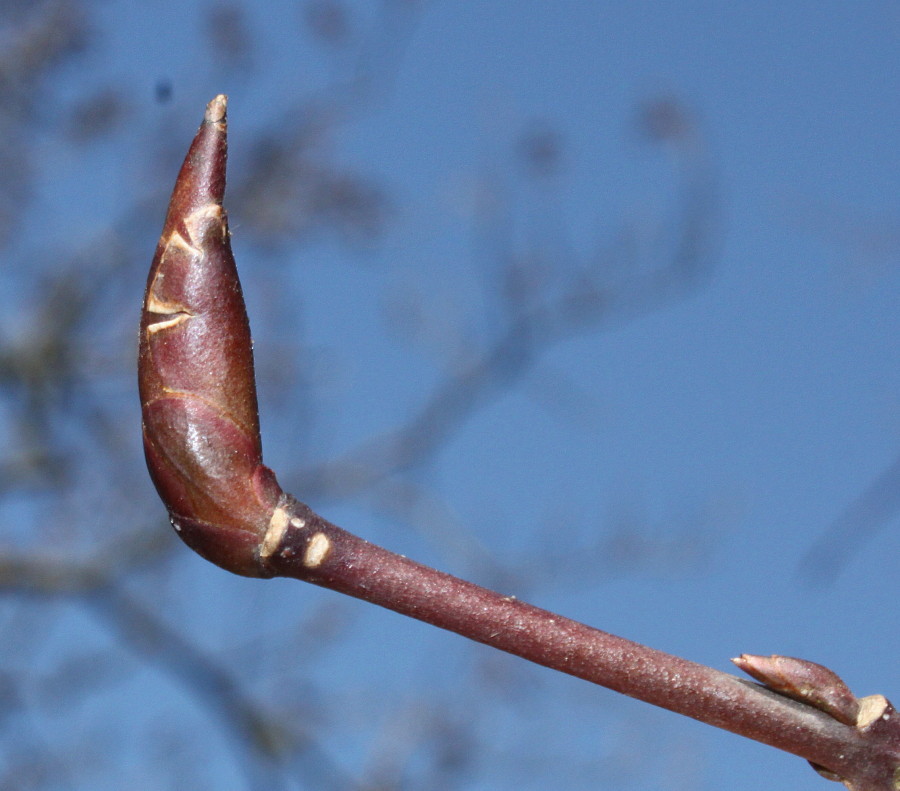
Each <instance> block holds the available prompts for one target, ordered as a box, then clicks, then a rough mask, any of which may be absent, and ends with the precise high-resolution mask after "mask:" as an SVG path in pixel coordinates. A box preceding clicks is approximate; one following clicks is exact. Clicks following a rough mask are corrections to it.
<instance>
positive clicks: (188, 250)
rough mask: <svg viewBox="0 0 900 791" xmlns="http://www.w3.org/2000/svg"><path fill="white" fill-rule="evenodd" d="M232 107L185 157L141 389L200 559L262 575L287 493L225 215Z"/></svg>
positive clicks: (212, 120) (165, 495) (152, 304)
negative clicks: (265, 438) (273, 464)
mask: <svg viewBox="0 0 900 791" xmlns="http://www.w3.org/2000/svg"><path fill="white" fill-rule="evenodd" d="M225 108H226V99H225V97H224V96H217V97H216V98H215V99H213V100H212V101H211V102H210V103H209V105H208V107H207V109H206V115H205V117H204V120H203V124H202V125H201V127H200V129H199V131H198V132H197V136H196V137H195V138H194V141H193V143H192V144H191V147H190V150H189V151H188V154H187V157H185V160H184V164H183V165H182V167H181V172H180V173H179V175H178V179H177V181H176V183H175V189H174V191H173V193H172V199H171V201H170V203H169V210H168V214H167V215H166V221H165V225H164V226H163V231H162V235H161V237H160V240H159V244H158V245H157V248H156V255H155V256H154V258H153V263H152V265H151V267H150V274H149V276H148V278H147V290H146V292H145V295H144V309H143V312H142V314H141V330H140V351H139V355H138V382H139V388H140V396H141V408H142V416H143V432H144V451H145V455H146V458H147V467H148V468H149V470H150V476H151V478H152V479H153V482H154V484H155V485H156V489H157V491H158V492H159V495H160V497H161V498H162V500H163V502H164V503H165V505H166V507H167V508H168V510H169V516H170V518H171V520H172V524H173V526H174V527H175V529H176V530H177V531H178V532H179V533H180V535H181V537H182V538H183V539H184V541H185V542H186V543H187V544H188V545H189V546H191V548H193V549H194V550H195V551H196V552H198V553H199V554H200V555H202V556H204V557H205V558H207V559H208V560H210V561H212V562H213V563H216V564H218V565H219V566H222V567H223V568H226V569H228V570H229V571H233V572H235V573H238V574H244V575H247V576H258V575H259V570H258V548H259V546H260V543H261V541H262V539H263V537H264V536H265V533H266V530H267V528H268V526H269V522H270V519H271V516H272V513H273V512H274V510H275V508H276V507H277V505H278V502H279V499H280V498H281V496H282V493H281V489H280V488H279V486H278V483H277V482H276V480H275V476H274V475H273V474H272V472H271V470H269V469H268V468H267V467H265V466H263V464H262V447H261V443H260V436H259V416H258V409H257V401H256V383H255V379H254V374H253V351H252V345H251V340H250V325H249V322H248V320H247V312H246V309H245V307H244V299H243V295H242V292H241V285H240V281H239V280H238V274H237V268H236V266H235V263H234V257H233V256H232V253H231V242H230V237H229V233H228V220H227V217H226V214H225V210H224V209H223V208H222V200H223V198H224V194H225V165H226V158H227V136H226V135H227V129H226V117H225Z"/></svg>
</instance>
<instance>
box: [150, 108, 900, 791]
mask: <svg viewBox="0 0 900 791" xmlns="http://www.w3.org/2000/svg"><path fill="white" fill-rule="evenodd" d="M225 159H226V127H225V97H224V96H218V97H216V98H215V99H214V100H213V101H212V102H211V103H210V104H209V107H208V108H207V111H206V117H205V119H204V123H203V125H202V126H201V128H200V131H199V132H198V133H197V137H196V138H195V140H194V143H193V145H192V146H191V149H190V151H189V152H188V156H187V158H186V159H185V163H184V166H183V167H182V170H181V173H180V174H179V177H178V181H177V183H176V187H175V191H174V194H173V196H172V202H171V204H170V207H169V213H168V216H167V218H166V222H165V226H164V229H163V234H162V238H161V240H160V244H159V246H158V248H157V252H156V257H155V258H154V261H153V265H152V268H151V271H150V277H149V279H148V284H147V293H146V296H145V301H144V312H143V315H142V320H141V350H140V359H139V378H140V388H141V403H142V408H143V417H144V440H145V448H146V452H147V464H148V467H149V468H150V473H151V476H152V477H153V480H154V483H155V484H156V486H157V489H158V491H159V493H160V496H161V497H162V499H163V502H164V503H165V504H166V507H167V508H168V509H169V514H170V517H171V519H172V524H173V525H174V526H175V529H176V530H178V531H179V533H180V535H181V536H182V538H184V540H185V541H186V542H187V543H188V544H189V545H190V546H191V547H192V548H193V549H195V550H196V551H197V552H199V553H200V554H201V555H203V556H204V557H206V558H208V559H210V560H212V561H213V562H215V563H217V564H219V565H220V566H222V567H223V568H226V569H228V570H230V571H233V572H235V573H238V574H244V575H247V576H259V577H274V576H284V577H294V578H296V579H300V580H305V581H307V582H312V583H314V584H316V585H321V586H323V587H327V588H331V589H332V590H336V591H339V592H341V593H346V594H348V595H350V596H355V597H357V598H360V599H364V600H366V601H370V602H373V603H375V604H379V605H381V606H383V607H387V608H389V609H392V610H395V611H397V612H400V613H403V614H404V615H409V616H411V617H414V618H418V619H419V620H422V621H425V622H427V623H430V624H433V625H435V626H439V627H441V628H443V629H448V630H450V631H454V632H457V633H458V634H461V635H464V636H466V637H469V638H470V639H472V640H477V641H478V642H481V643H485V644H486V645H490V646H493V647H495V648H499V649H501V650H503V651H508V652H509V653H512V654H516V655H517V656H521V657H523V658H525V659H528V660H530V661H532V662H536V663H538V664H541V665H545V666H546V667H549V668H553V669H554V670H559V671H562V672H564V673H569V674H571V675H574V676H578V677H579V678H583V679H585V680H587V681H592V682H594V683H596V684H600V685H602V686H605V687H609V688H610V689H614V690H616V691H618V692H622V693H624V694H626V695H631V696H632V697H635V698H639V699H640V700H644V701H646V702H648V703H653V704H654V705H657V706H662V707H664V708H667V709H670V710H672V711H676V712H679V713H681V714H685V715H686V716H689V717H693V718H695V719H698V720H701V721H703V722H707V723H709V724H710V725H715V726H716V727H719V728H724V729H726V730H730V731H733V732H734V733H738V734H740V735H742V736H746V737H748V738H751V739H756V740H757V741H760V742H764V743H766V744H770V745H772V746H773V747H778V748H779V749H782V750H786V751H788V752H791V753H794V754H796V755H799V756H802V757H804V758H806V759H807V760H809V761H811V762H812V763H813V765H814V766H815V767H816V768H817V769H818V770H819V771H821V772H823V773H824V774H825V775H826V776H828V777H830V778H832V779H840V780H842V781H843V782H844V783H845V784H846V785H847V786H848V787H849V788H851V789H854V790H855V791H898V788H900V724H898V717H897V715H896V713H895V711H894V709H893V707H892V706H891V704H890V703H889V702H888V701H887V700H886V699H885V698H883V697H882V696H880V695H873V696H871V697H868V698H863V699H861V700H857V699H856V698H855V697H854V696H853V695H852V693H851V692H850V690H849V689H847V687H846V685H845V684H844V683H843V682H842V681H841V680H840V679H839V678H838V677H837V676H836V675H835V674H834V673H832V672H831V671H830V670H828V669H827V668H824V667H822V666H821V665H817V664H815V663H812V662H807V661H805V660H799V659H794V658H790V657H779V656H773V657H759V656H752V655H747V654H745V655H742V656H741V657H739V658H738V659H736V660H734V661H735V662H736V664H738V665H739V666H740V667H741V668H742V669H744V670H746V671H747V672H749V673H750V674H751V675H753V676H754V677H755V678H757V679H759V680H760V681H762V682H763V684H765V686H760V685H757V684H754V683H751V682H747V681H744V680H742V679H739V678H736V677H735V676H731V675H729V674H727V673H722V672H720V671H717V670H713V669H712V668H708V667H704V666H702V665H698V664H695V663H693V662H689V661H687V660H684V659H680V658H678V657H674V656H670V655H668V654H664V653H662V652H660V651H655V650H653V649H651V648H647V647H646V646H643V645H639V644H638V643H633V642H631V641H629V640H625V639H623V638H621V637H616V636H614V635H611V634H607V633H605V632H601V631H599V630H597V629H593V628H591V627H589V626H585V625H584V624H581V623H578V622H576V621H571V620H569V619H568V618H562V617H560V616H558V615H555V614H553V613H551V612H548V611H546V610H541V609H539V608H537V607H533V606H531V605H529V604H525V603H523V602H520V601H517V600H516V599H515V598H513V597H509V596H502V595H500V594H498V593H494V592H493V591H489V590H486V589H484V588H481V587H479V586H477V585H473V584H472V583H469V582H465V581H464V580H460V579H457V578H456V577H452V576H450V575H448V574H444V573H443V572H440V571H436V570H434V569H431V568H428V567H426V566H422V565H420V564H418V563H414V562H413V561H411V560H408V559H407V558H404V557H401V556H399V555H396V554H394V553H392V552H388V551H387V550H385V549H382V548H381V547H377V546H375V545H373V544H370V543H368V542H367V541H364V540H363V539H361V538H358V537H357V536H354V535H352V534H350V533H348V532H347V531H345V530H342V529H341V528H339V527H336V526H335V525H332V524H331V523H329V522H327V521H325V520H324V519H322V518H321V517H320V516H318V515H317V514H315V513H314V512H313V511H311V510H310V509H309V507H308V506H306V505H304V504H303V503H300V502H298V501H297V500H295V499H294V498H293V497H291V496H290V495H286V494H284V493H282V492H281V490H280V488H279V487H278V484H277V483H276V482H275V478H274V476H273V475H272V473H271V471H270V470H268V468H266V467H264V466H263V464H262V451H261V446H260V441H259V425H258V418H257V414H256V389H255V383H254V378H253V358H252V351H251V345H250V333H249V326H248V323H247V317H246V312H245V310H244V305H243V299H242V297H241V290H240V284H239V282H238V277H237V271H236V269H235V265H234V260H233V258H232V256H231V248H230V240H229V237H228V230H227V222H226V220H225V212H224V209H223V208H222V198H223V195H224V189H225Z"/></svg>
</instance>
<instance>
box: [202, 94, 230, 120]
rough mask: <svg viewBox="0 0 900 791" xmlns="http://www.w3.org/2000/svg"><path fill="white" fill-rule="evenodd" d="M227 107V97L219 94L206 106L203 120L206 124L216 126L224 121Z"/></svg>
mask: <svg viewBox="0 0 900 791" xmlns="http://www.w3.org/2000/svg"><path fill="white" fill-rule="evenodd" d="M227 106H228V97H227V96H226V95H225V94H224V93H220V94H219V95H218V96H216V98H215V99H213V100H212V101H211V102H210V103H209V104H208V105H206V114H205V115H204V116H203V120H204V121H205V122H206V123H208V124H217V123H219V122H220V121H224V120H225V112H226V109H227Z"/></svg>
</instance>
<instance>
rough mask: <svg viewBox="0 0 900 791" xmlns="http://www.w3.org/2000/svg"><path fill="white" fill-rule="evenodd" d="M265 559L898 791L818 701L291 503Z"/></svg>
mask: <svg viewBox="0 0 900 791" xmlns="http://www.w3.org/2000/svg"><path fill="white" fill-rule="evenodd" d="M282 510H283V513H284V518H283V519H282V520H281V524H280V525H279V524H277V522H278V520H275V521H274V522H273V524H275V525H276V528H275V529H274V530H273V531H272V533H270V535H269V537H268V540H267V542H266V544H265V545H264V546H263V550H262V553H261V558H260V560H261V563H262V565H263V568H264V569H265V572H266V574H267V575H269V576H285V577H294V578H297V579H301V580H305V581H307V582H312V583H314V584H316V585H321V586H323V587H326V588H330V589H332V590H335V591H339V592H341V593H345V594H348V595H350V596H354V597H357V598H360V599H364V600H366V601H369V602H372V603H374V604H378V605H381V606H382V607H386V608H388V609H390V610H394V611H396V612H399V613H402V614H404V615H408V616H411V617H413V618H417V619H419V620H421V621H425V622H426V623H430V624H433V625H434V626H439V627H441V628H442V629H448V630H450V631H452V632H456V633H457V634H461V635H463V636H465V637H468V638H470V639H472V640H477V641H478V642H481V643H484V644H486V645H489V646H492V647H494V648H498V649H500V650H502V651H507V652H509V653H511V654H515V655H517V656H520V657H523V658H524V659H528V660H530V661H532V662H536V663H537V664H540V665H544V666H546V667H549V668H552V669H554V670H559V671H561V672H564V673H569V674H570V675H573V676H577V677H578V678H582V679H585V680H586V681H591V682H593V683H595V684H600V685H601V686H604V687H608V688H610V689H613V690H616V691H618V692H621V693H624V694H626V695H630V696H632V697H635V698H638V699H640V700H643V701H646V702H647V703H652V704H654V705H657V706H661V707H663V708H666V709H670V710H672V711H676V712H678V713H680V714H684V715H686V716H688V717H693V718H694V719H697V720H701V721H703V722H706V723H709V724H710V725H715V726H717V727H719V728H724V729H726V730H730V731H733V732H735V733H738V734H741V735H742V736H746V737H748V738H751V739H755V740H757V741H760V742H764V743H766V744H769V745H772V746H773V747H778V748H779V749H782V750H786V751H788V752H791V753H794V754H796V755H799V756H802V757H804V758H806V759H808V760H810V761H813V762H814V763H817V764H820V765H822V766H825V767H827V768H828V769H830V770H832V771H833V772H835V773H837V774H839V775H841V776H842V777H845V778H847V777H855V778H858V779H859V780H858V782H857V783H856V784H855V785H854V786H853V788H855V789H858V791H862V789H867V790H868V789H871V790H872V791H876V790H877V789H885V791H887V790H888V789H891V791H894V789H895V788H896V787H895V786H894V785H893V783H892V782H890V781H888V780H886V779H885V778H886V777H889V776H890V775H891V774H892V773H893V772H892V770H891V771H890V772H888V774H886V772H887V771H888V769H889V767H888V766H887V764H891V765H896V756H894V755H891V756H886V755H885V751H883V750H882V751H881V752H878V751H876V750H873V744H872V740H871V739H870V738H867V735H866V734H865V733H864V732H861V731H860V730H858V729H857V728H854V727H851V726H847V725H844V724H841V723H840V722H838V721H837V720H835V719H833V718H832V717H830V716H829V715H827V714H825V713H824V712H822V711H819V710H818V709H815V708H813V707H811V706H808V705H804V704H802V703H798V702H796V701H793V700H790V699H788V698H785V697H783V696H781V695H778V694H776V693H774V692H771V691H770V690H767V689H765V688H763V687H761V686H759V685H757V684H755V683H752V682H749V681H744V680H742V679H739V678H737V677H735V676H732V675H729V674H727V673H722V672H720V671H717V670H714V669H712V668H709V667H705V666H703V665H698V664H696V663H694V662H689V661H687V660H685V659H680V658H678V657H675V656H671V655H669V654H665V653H663V652H661V651H656V650H654V649H652V648H647V647H646V646H643V645H640V644H638V643H634V642H631V641H630V640H625V639H623V638H621V637H616V636H615V635H611V634H608V633H606V632H602V631H600V630H598V629H593V628H591V627H589V626H586V625H585V624H582V623H579V622H577V621H572V620H570V619H568V618H563V617H561V616H559V615H555V614H554V613H551V612H548V611H547V610H542V609H540V608H538V607H534V606H532V605H530V604H526V603H524V602H521V601H518V600H517V599H515V598H513V597H509V596H502V595H501V594H498V593H495V592H493V591H490V590H487V589H485V588H482V587H480V586H478V585H474V584H472V583H470V582H466V581H464V580H461V579H457V578H456V577H453V576H451V575H449V574H445V573H443V572H440V571H437V570H435V569H432V568H429V567H427V566H423V565H420V564H418V563H415V562H413V561H411V560H409V559H407V558H405V557H402V556H400V555H396V554H394V553H392V552H389V551H387V550H385V549H382V548H381V547H378V546H376V545H374V544H371V543H369V542H367V541H364V540H363V539H361V538H358V537H357V536H354V535H352V534H350V533H348V532H346V531H345V530H342V529H341V528H339V527H336V526H335V525H332V524H330V523H328V522H326V521H325V520H323V519H322V518H321V517H319V516H318V515H316V514H315V513H313V512H312V511H311V510H310V509H309V508H308V507H307V506H305V505H303V504H302V503H298V502H296V501H291V502H290V503H289V504H288V505H286V506H284V507H283V509H282Z"/></svg>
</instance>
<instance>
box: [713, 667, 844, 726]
mask: <svg viewBox="0 0 900 791" xmlns="http://www.w3.org/2000/svg"><path fill="white" fill-rule="evenodd" d="M731 661H732V662H734V663H735V664H736V665H737V666H738V667H739V668H740V669H741V670H743V671H744V672H745V673H747V674H748V675H750V676H752V677H753V678H755V679H756V680H757V681H759V682H761V683H763V684H765V685H766V686H767V687H768V688H769V689H774V690H775V691H776V692H780V693H781V694H782V695H787V696H788V697H789V698H793V699H794V700H799V701H801V702H802V703H808V704H809V705H810V706H815V707H816V708H817V709H819V710H821V711H824V712H826V713H827V714H830V715H831V716H832V717H834V718H835V719H836V720H837V721H838V722H842V723H844V725H856V720H857V716H858V714H859V701H858V700H857V698H856V696H855V695H854V694H853V693H852V692H851V691H850V689H849V687H848V686H847V685H846V684H845V683H844V682H843V680H842V679H841V678H840V677H839V676H838V675H837V673H835V672H834V671H833V670H829V669H828V668H827V667H824V666H822V665H820V664H817V663H816V662H810V661H809V660H808V659H797V658H796V657H793V656H779V655H778V654H772V656H757V655H755V654H741V655H740V656H739V657H736V658H735V659H732V660H731Z"/></svg>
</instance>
